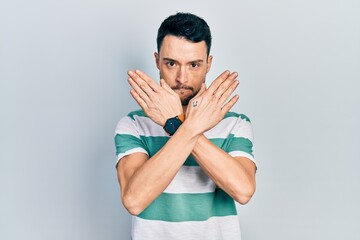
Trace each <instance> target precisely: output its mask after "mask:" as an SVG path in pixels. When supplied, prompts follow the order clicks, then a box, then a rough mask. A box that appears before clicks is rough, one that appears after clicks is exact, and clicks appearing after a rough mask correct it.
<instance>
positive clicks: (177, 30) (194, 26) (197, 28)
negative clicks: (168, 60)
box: [156, 13, 211, 55]
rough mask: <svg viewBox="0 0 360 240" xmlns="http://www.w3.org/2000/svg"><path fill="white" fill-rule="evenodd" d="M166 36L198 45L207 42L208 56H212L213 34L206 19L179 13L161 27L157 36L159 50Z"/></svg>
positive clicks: (169, 18) (166, 20)
mask: <svg viewBox="0 0 360 240" xmlns="http://www.w3.org/2000/svg"><path fill="white" fill-rule="evenodd" d="M166 35H173V36H176V37H180V38H184V39H186V40H189V41H191V42H194V43H197V42H201V41H205V43H206V47H207V55H209V54H210V48H211V32H210V28H209V26H208V25H207V23H206V22H205V20H204V19H202V18H200V17H198V16H196V15H194V14H191V13H177V14H175V15H171V16H169V17H168V18H166V19H165V20H164V21H163V22H162V24H161V25H160V27H159V30H158V35H157V39H156V41H157V50H158V52H160V48H161V44H162V42H163V40H164V37H165V36H166Z"/></svg>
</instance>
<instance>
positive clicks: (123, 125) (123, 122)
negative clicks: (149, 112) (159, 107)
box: [115, 109, 147, 134]
mask: <svg viewBox="0 0 360 240" xmlns="http://www.w3.org/2000/svg"><path fill="white" fill-rule="evenodd" d="M142 117H145V118H147V116H146V114H145V112H144V111H143V110H142V109H139V110H135V111H132V112H130V113H128V114H127V115H125V116H123V117H122V118H121V119H120V120H119V121H118V123H117V125H116V129H115V132H116V133H118V134H119V133H123V132H127V131H129V130H130V129H136V128H137V125H138V123H137V122H138V121H141V120H140V119H141V118H142Z"/></svg>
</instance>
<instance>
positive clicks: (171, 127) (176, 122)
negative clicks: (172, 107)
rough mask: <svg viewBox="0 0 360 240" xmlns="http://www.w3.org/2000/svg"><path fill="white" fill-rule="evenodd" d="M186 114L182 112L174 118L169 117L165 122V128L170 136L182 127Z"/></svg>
mask: <svg viewBox="0 0 360 240" xmlns="http://www.w3.org/2000/svg"><path fill="white" fill-rule="evenodd" d="M184 120H185V116H184V114H183V113H182V114H180V115H179V116H175V117H172V118H169V119H168V120H166V122H165V126H164V130H165V132H167V133H168V134H169V135H170V136H172V135H174V133H175V132H176V130H177V129H178V128H179V127H180V125H181V124H182V123H183V122H184Z"/></svg>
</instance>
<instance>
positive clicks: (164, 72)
mask: <svg viewBox="0 0 360 240" xmlns="http://www.w3.org/2000/svg"><path fill="white" fill-rule="evenodd" d="M160 77H161V78H163V79H165V80H166V81H167V82H173V81H175V78H176V75H175V74H174V72H173V71H170V70H169V69H167V68H166V67H164V68H160Z"/></svg>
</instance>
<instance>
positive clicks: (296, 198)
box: [0, 0, 360, 240]
mask: <svg viewBox="0 0 360 240" xmlns="http://www.w3.org/2000/svg"><path fill="white" fill-rule="evenodd" d="M177 11H181V12H192V13H195V14H198V15H199V16H201V17H203V18H204V19H206V20H207V22H208V24H209V25H210V27H211V30H212V33H213V48H212V52H211V53H212V55H213V56H214V61H213V67H212V69H211V71H210V73H209V74H208V77H207V84H209V83H211V81H212V80H213V79H214V78H215V77H216V76H217V75H218V74H220V73H221V72H222V71H223V70H225V69H230V70H232V71H238V72H239V80H240V82H241V83H240V86H239V88H238V90H237V93H238V94H239V95H240V100H239V102H238V103H237V104H236V105H235V107H234V108H233V110H234V111H237V112H241V113H244V114H246V115H248V116H249V117H250V119H251V120H252V124H253V128H254V133H255V157H256V160H257V162H258V167H259V169H258V172H257V192H256V194H255V195H254V197H253V199H252V200H251V202H250V203H248V204H247V205H244V206H240V205H238V210H239V219H240V224H241V229H242V237H243V239H245V240H264V239H276V240H285V239H286V240H287V239H292V240H300V239H301V240H302V239H327V240H335V239H346V240H358V239H360V233H359V231H360V230H359V227H360V207H359V202H360V174H359V170H358V169H359V167H360V163H359V162H360V158H359V148H360V127H359V122H360V106H359V105H360V96H359V95H360V94H359V93H360V91H359V90H360V83H359V81H360V73H359V69H360V27H359V26H360V14H359V12H360V3H359V1H356V0H353V1H351V0H342V1H340V0H339V1H334V0H327V1H325V0H312V1H310V0H304V1H295V0H290V1H289V0H276V1H265V0H259V1H247V0H245V1H224V0H223V1H185V0H184V1H137V0H134V1H119V0H117V1H115V0H103V1H99V0H90V1H85V0H71V1H70V0H64V1H55V0H33V1H25V0H2V1H1V2H0V80H1V81H0V239H1V240H15V239H34V240H35V239H36V240H42V239H44V240H45V239H52V240H57V239H59V240H60V239H69V240H70V239H71V240H72V239H74V240H75V239H76V240H77V239H88V240H93V239H94V240H95V239H96V240H98V239H101V240H103V239H107V240H115V239H117V240H120V239H130V227H131V221H130V215H129V214H128V213H127V212H126V210H125V209H124V208H123V206H122V204H121V201H120V197H119V187H118V183H117V178H116V172H115V167H114V164H115V160H116V156H115V147H114V140H113V137H114V130H115V126H116V123H117V122H118V120H119V119H120V118H121V117H122V116H124V115H126V114H127V113H128V112H129V111H131V110H134V109H137V108H138V106H137V104H136V103H135V101H134V100H133V99H132V98H131V97H130V94H129V90H130V88H129V86H128V84H127V74H126V72H127V70H128V69H137V68H139V69H142V70H144V71H145V72H147V73H148V74H149V75H151V76H152V77H153V78H155V79H158V71H157V69H156V67H155V64H154V57H153V53H154V52H155V51H156V41H155V40H156V32H157V29H158V27H159V25H160V23H161V22H162V20H163V19H165V18H166V17H167V16H169V15H171V14H174V13H176V12H177Z"/></svg>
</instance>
